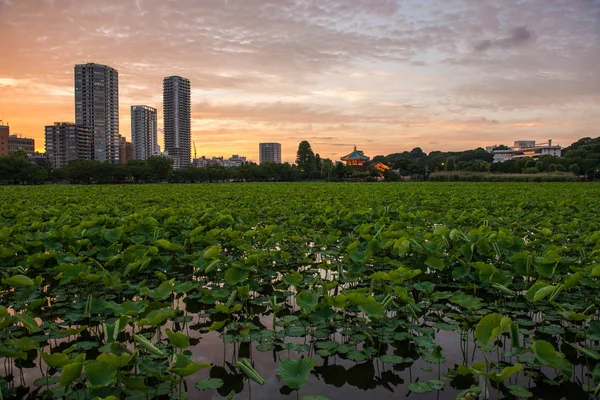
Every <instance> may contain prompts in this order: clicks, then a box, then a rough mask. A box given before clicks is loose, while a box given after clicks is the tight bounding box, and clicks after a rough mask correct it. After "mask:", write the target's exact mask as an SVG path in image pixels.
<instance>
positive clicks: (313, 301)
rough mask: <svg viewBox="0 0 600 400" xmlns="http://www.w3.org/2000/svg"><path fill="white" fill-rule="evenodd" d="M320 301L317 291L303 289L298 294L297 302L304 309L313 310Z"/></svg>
mask: <svg viewBox="0 0 600 400" xmlns="http://www.w3.org/2000/svg"><path fill="white" fill-rule="evenodd" d="M318 301H319V298H318V296H317V293H315V292H314V291H312V290H303V291H301V292H300V293H298V294H297V295H296V304H298V307H300V308H301V309H303V310H309V311H313V310H314V309H315V307H316V306H317V302H318Z"/></svg>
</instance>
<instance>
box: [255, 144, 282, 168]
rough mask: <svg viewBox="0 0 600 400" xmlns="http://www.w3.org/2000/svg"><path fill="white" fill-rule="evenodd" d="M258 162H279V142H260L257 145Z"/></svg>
mask: <svg viewBox="0 0 600 400" xmlns="http://www.w3.org/2000/svg"><path fill="white" fill-rule="evenodd" d="M258 158H259V162H260V163H261V164H262V163H265V162H273V163H277V164H281V143H260V144H259V145H258Z"/></svg>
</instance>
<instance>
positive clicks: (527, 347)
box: [0, 183, 600, 400]
mask: <svg viewBox="0 0 600 400" xmlns="http://www.w3.org/2000/svg"><path fill="white" fill-rule="evenodd" d="M0 200H1V203H0V277H1V286H0V287H1V294H0V296H1V302H0V304H1V305H0V388H1V392H0V393H1V396H0V398H4V399H7V398H19V399H21V398H47V399H51V398H56V399H58V398H62V399H88V398H89V399H93V398H99V399H132V400H134V399H153V398H164V399H186V398H190V399H218V398H228V399H251V398H253V399H277V398H290V399H306V400H310V399H359V398H365V397H375V396H376V397H378V398H381V399H385V398H390V399H391V398H403V397H405V396H406V397H410V398H411V399H454V398H457V399H477V398H479V399H484V398H491V399H500V398H504V399H516V398H539V399H579V398H581V399H590V398H594V396H595V395H597V394H598V392H599V390H598V388H599V387H600V386H599V384H600V362H599V360H600V321H599V320H598V316H599V313H598V306H599V300H600V297H599V296H598V294H599V291H598V290H599V287H600V282H599V278H600V263H599V259H600V226H599V220H598V213H599V211H600V187H598V186H597V185H591V184H574V183H562V184H556V183H554V184H544V183H540V184H515V183H511V184H499V183H496V184H486V183H475V184H471V183H457V184H453V183H422V184H419V183H411V184H406V183H396V184H387V183H374V184H366V183H365V184H322V183H315V184H309V183H296V184H275V183H273V184H231V185H229V184H219V185H189V186H186V185H181V186H180V185H148V186H142V185H140V186H66V187H58V186H52V187H51V186H49V187H2V188H0Z"/></svg>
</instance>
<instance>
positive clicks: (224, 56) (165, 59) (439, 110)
mask: <svg viewBox="0 0 600 400" xmlns="http://www.w3.org/2000/svg"><path fill="white" fill-rule="evenodd" d="M0 54H1V58H0V119H3V120H4V121H5V122H6V121H8V122H9V123H10V126H11V133H21V134H23V135H24V136H29V137H34V138H35V139H36V147H37V148H38V150H42V151H43V131H44V126H45V125H48V124H52V123H53V122H54V121H73V120H74V105H73V66H74V64H77V63H85V62H96V63H101V64H106V65H110V66H112V67H114V68H116V69H117V70H118V71H119V85H120V86H119V90H120V130H121V134H122V135H124V136H126V137H127V138H130V136H131V133H130V112H129V107H130V106H131V105H133V104H146V105H150V106H153V107H156V108H158V109H159V120H160V121H159V126H162V79H163V77H165V76H169V75H181V76H184V77H187V78H189V79H190V80H191V82H192V89H193V90H192V139H193V141H195V143H196V146H197V149H198V155H206V156H216V155H225V156H229V155H231V154H233V153H235V154H242V155H246V156H247V157H249V158H250V159H253V160H256V159H257V158H258V143H259V142H263V141H277V142H281V143H282V146H283V158H284V159H285V160H288V161H293V159H294V157H295V152H296V150H297V147H298V143H299V142H300V141H301V140H308V141H309V142H310V143H311V145H312V147H313V150H315V152H317V153H320V154H321V156H322V157H330V158H338V157H340V156H341V155H344V154H346V153H349V152H350V151H351V147H352V145H353V144H356V145H357V146H358V147H359V148H360V149H362V150H364V151H365V153H366V154H368V155H370V156H374V155H377V154H389V153H393V152H401V151H404V150H410V149H412V148H414V147H416V146H419V147H421V148H422V149H423V150H424V151H431V150H437V149H440V150H463V149H469V148H476V147H478V146H485V145H488V144H495V143H507V144H508V143H512V142H513V141H514V140H519V139H529V140H537V141H539V142H543V141H544V142H545V141H546V140H547V139H553V140H554V141H555V142H558V143H559V144H561V145H568V144H570V143H572V142H573V141H575V140H577V139H578V138H581V137H584V136H592V137H596V136H599V135H600V128H599V126H600V0H496V1H493V0H443V1H442V0H437V1H434V0H93V1H92V0H0ZM159 143H160V144H161V145H162V144H163V139H162V134H160V133H159Z"/></svg>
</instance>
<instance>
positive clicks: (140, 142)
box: [131, 106, 157, 160]
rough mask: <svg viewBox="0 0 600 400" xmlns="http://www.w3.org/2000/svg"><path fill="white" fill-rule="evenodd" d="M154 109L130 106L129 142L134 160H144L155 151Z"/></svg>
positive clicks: (155, 128)
mask: <svg viewBox="0 0 600 400" xmlns="http://www.w3.org/2000/svg"><path fill="white" fill-rule="evenodd" d="M156 120H157V118H156V108H152V107H148V106H131V142H132V143H133V153H134V157H135V159H136V160H146V159H148V158H149V157H151V156H152V154H154V152H155V151H156V145H157V140H156V131H157V127H156Z"/></svg>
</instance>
